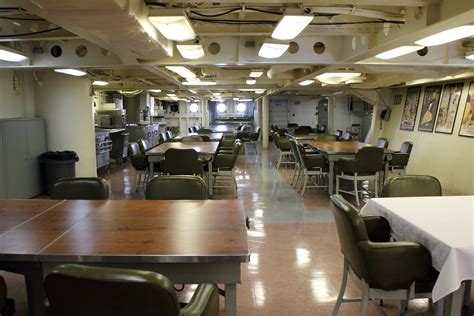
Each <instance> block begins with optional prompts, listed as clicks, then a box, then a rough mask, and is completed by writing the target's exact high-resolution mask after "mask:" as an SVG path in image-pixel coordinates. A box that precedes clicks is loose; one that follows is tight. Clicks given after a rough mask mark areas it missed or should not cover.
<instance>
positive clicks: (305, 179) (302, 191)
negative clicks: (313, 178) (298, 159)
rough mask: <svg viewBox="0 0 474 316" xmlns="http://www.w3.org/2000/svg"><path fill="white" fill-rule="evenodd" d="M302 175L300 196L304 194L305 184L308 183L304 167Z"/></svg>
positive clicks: (306, 171)
mask: <svg viewBox="0 0 474 316" xmlns="http://www.w3.org/2000/svg"><path fill="white" fill-rule="evenodd" d="M303 177H304V180H303V187H302V188H301V193H300V194H301V196H303V195H304V191H306V185H307V184H308V177H309V176H308V170H306V169H303Z"/></svg>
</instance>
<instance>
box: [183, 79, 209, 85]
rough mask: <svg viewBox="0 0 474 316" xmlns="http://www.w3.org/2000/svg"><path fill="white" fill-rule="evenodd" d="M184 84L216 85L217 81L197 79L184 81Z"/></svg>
mask: <svg viewBox="0 0 474 316" xmlns="http://www.w3.org/2000/svg"><path fill="white" fill-rule="evenodd" d="M182 84H183V85H185V86H215V85H217V82H215V81H200V80H195V81H183V82H182Z"/></svg>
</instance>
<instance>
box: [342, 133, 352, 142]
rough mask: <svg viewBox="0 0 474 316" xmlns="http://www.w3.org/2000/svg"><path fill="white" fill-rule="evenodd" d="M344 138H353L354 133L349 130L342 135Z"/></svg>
mask: <svg viewBox="0 0 474 316" xmlns="http://www.w3.org/2000/svg"><path fill="white" fill-rule="evenodd" d="M342 139H344V140H351V139H352V134H351V133H349V132H344V134H343V135H342Z"/></svg>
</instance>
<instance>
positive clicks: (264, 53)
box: [258, 41, 290, 58]
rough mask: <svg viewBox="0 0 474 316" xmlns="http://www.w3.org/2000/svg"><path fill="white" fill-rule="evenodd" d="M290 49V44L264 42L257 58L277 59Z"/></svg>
mask: <svg viewBox="0 0 474 316" xmlns="http://www.w3.org/2000/svg"><path fill="white" fill-rule="evenodd" d="M288 47H290V44H284V43H274V42H268V41H265V42H264V43H263V44H262V47H260V50H259V51H258V56H260V57H263V58H278V57H280V56H281V55H283V54H284V53H285V52H286V50H287V49H288Z"/></svg>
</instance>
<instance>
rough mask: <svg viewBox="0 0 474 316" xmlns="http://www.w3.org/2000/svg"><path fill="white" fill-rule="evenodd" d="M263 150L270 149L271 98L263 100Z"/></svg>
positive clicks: (265, 97) (266, 97)
mask: <svg viewBox="0 0 474 316" xmlns="http://www.w3.org/2000/svg"><path fill="white" fill-rule="evenodd" d="M262 99H263V100H262V101H263V102H262V148H264V149H266V148H268V133H269V131H270V98H269V97H268V96H264V97H263V98H262Z"/></svg>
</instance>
